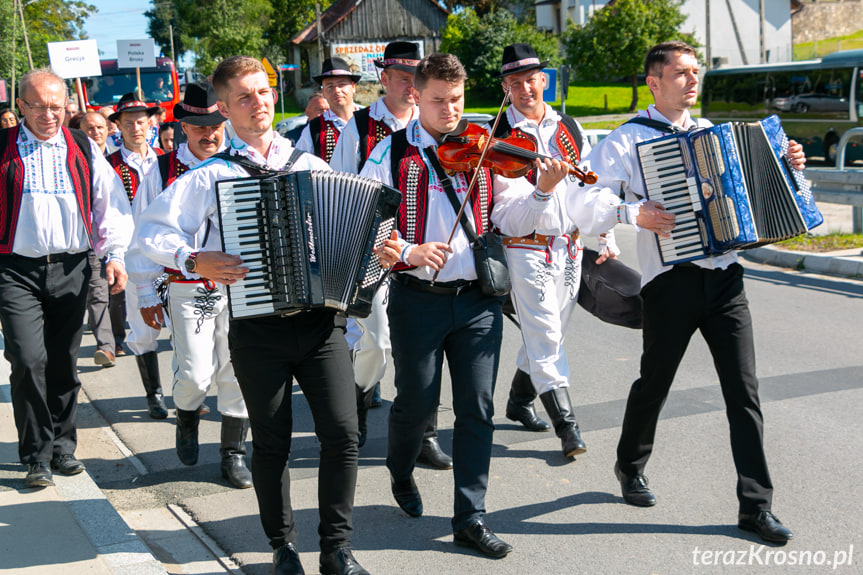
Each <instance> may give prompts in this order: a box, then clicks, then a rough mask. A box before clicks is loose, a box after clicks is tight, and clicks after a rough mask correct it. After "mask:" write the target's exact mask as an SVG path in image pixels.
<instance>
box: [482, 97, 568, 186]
mask: <svg viewBox="0 0 863 575" xmlns="http://www.w3.org/2000/svg"><path fill="white" fill-rule="evenodd" d="M494 136H495V137H496V138H508V137H516V138H525V139H527V140H530V141H531V142H533V143H534V144H537V141H536V138H535V137H534V136H532V135H530V134H527V133H525V132H523V131H522V130H520V129H519V128H513V127H512V126H510V125H509V117H508V115H507V114H504V115H502V116H501V118H500V122H498V125H497V130H496V131H495V134H494ZM582 139H583V136H582V134H581V130H579V129H578V124H576V123H575V120H573V119H572V118H571V117H569V116H567V115H566V114H561V115H560V122H558V123H557V130H556V131H555V133H554V135H553V136H552V137H551V142H552V143H554V144H555V145H556V146H557V149H558V150H559V151H560V153H561V155H562V156H563V159H564V160H566V161H567V162H569V163H570V164H572V165H577V164H578V163H579V161H581V141H582ZM537 149H539V146H537ZM525 177H526V178H527V181H529V182H530V183H531V184H533V185H536V168H533V169H532V170H530V171H529V172H528V173H527V174H526V175H525Z"/></svg>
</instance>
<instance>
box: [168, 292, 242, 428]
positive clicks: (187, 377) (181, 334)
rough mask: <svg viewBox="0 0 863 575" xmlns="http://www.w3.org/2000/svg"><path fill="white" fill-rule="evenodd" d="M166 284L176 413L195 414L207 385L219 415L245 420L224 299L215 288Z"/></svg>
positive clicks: (205, 394)
mask: <svg viewBox="0 0 863 575" xmlns="http://www.w3.org/2000/svg"><path fill="white" fill-rule="evenodd" d="M210 285H211V286H212V289H210V288H209V287H207V286H206V285H205V284H204V282H200V281H199V282H189V283H187V282H172V283H170V284H168V310H169V314H170V317H171V335H172V344H173V346H174V360H173V367H174V382H173V386H172V395H173V397H174V405H175V406H176V407H177V408H178V409H182V410H185V411H194V410H196V409H198V407H200V406H201V404H202V403H203V402H204V399H206V397H207V391H208V390H209V389H210V385H212V384H215V385H216V390H217V393H218V409H219V413H221V414H223V415H228V416H231V417H243V418H245V417H248V412H247V411H246V404H245V402H244V401H243V394H242V392H241V391H240V384H239V383H238V382H237V378H236V376H235V375H234V367H233V365H232V364H231V360H230V353H229V351H228V325H229V312H228V298H227V296H226V295H225V294H224V293H222V290H223V288H221V287H218V285H217V284H210Z"/></svg>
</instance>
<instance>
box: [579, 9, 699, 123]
mask: <svg viewBox="0 0 863 575" xmlns="http://www.w3.org/2000/svg"><path fill="white" fill-rule="evenodd" d="M682 3H683V0H616V1H615V2H614V3H609V4H607V5H606V6H605V7H604V8H603V9H602V10H598V11H597V12H596V13H595V14H594V15H593V18H591V19H590V20H589V21H588V22H587V23H586V24H585V25H583V26H572V25H570V26H569V27H568V28H567V30H566V32H564V34H563V38H562V41H563V45H564V47H565V50H566V54H567V63H569V64H570V65H571V66H572V67H573V70H574V72H575V76H576V77H577V78H579V79H583V80H594V81H604V80H605V81H607V80H609V79H611V78H618V77H628V78H630V79H631V81H632V103H631V104H630V106H629V111H630V112H634V111H635V109H636V107H637V106H638V74H639V73H641V72H642V71H643V68H644V57H645V55H646V54H647V51H648V50H649V49H650V48H651V47H652V46H654V45H656V44H659V43H660V42H667V41H669V40H684V41H686V42H688V43H689V44H691V45H693V46H697V44H695V43H694V40H693V38H692V36H691V35H687V34H684V33H682V32H680V30H679V29H680V26H681V25H682V24H683V22H684V21H685V20H686V17H685V16H684V15H683V13H682V12H681V11H680V5H681V4H682Z"/></svg>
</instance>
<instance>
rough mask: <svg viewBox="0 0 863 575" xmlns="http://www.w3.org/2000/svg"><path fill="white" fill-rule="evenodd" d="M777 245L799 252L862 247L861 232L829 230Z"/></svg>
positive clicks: (862, 237)
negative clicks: (823, 233)
mask: <svg viewBox="0 0 863 575" xmlns="http://www.w3.org/2000/svg"><path fill="white" fill-rule="evenodd" d="M777 245H778V246H779V247H783V248H786V249H789V250H795V251H801V252H832V251H837V250H849V249H852V248H863V234H843V233H840V232H830V233H829V234H826V235H823V236H816V235H813V234H804V235H802V236H797V237H796V238H791V239H790V240H785V241H784V242H779V243H778V244H777Z"/></svg>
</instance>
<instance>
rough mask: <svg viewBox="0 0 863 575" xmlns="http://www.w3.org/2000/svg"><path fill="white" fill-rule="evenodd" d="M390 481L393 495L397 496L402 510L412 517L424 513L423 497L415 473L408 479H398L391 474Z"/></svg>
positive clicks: (397, 501)
mask: <svg viewBox="0 0 863 575" xmlns="http://www.w3.org/2000/svg"><path fill="white" fill-rule="evenodd" d="M390 483H391V487H392V490H393V497H395V499H396V503H398V504H399V507H401V508H402V511H404V512H405V513H407V514H408V515H410V516H411V517H420V516H421V515H422V514H423V499H422V497H420V491H419V489H417V484H416V482H415V481H414V477H413V475H411V476H410V477H409V478H408V479H403V480H398V481H397V480H396V479H395V478H394V477H393V476H392V475H390Z"/></svg>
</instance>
